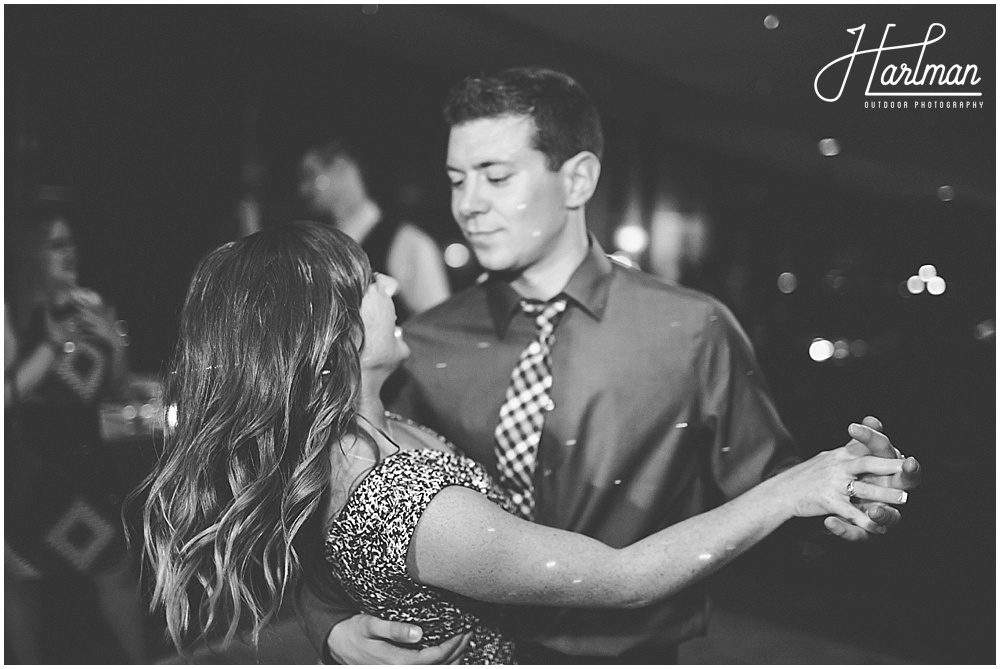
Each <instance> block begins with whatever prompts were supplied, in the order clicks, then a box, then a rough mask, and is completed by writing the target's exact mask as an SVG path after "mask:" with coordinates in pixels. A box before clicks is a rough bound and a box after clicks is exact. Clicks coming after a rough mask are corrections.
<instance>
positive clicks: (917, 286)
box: [906, 274, 924, 295]
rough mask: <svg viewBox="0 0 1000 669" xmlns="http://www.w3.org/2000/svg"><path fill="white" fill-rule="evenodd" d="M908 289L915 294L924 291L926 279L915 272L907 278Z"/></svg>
mask: <svg viewBox="0 0 1000 669" xmlns="http://www.w3.org/2000/svg"><path fill="white" fill-rule="evenodd" d="M906 289H907V290H908V291H910V292H911V293H912V294H914V295H919V294H920V293H922V292H924V280H923V279H921V278H920V277H919V276H917V275H916V274H914V275H913V276H911V277H910V278H909V279H907V280H906Z"/></svg>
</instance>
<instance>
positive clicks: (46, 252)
mask: <svg viewBox="0 0 1000 669" xmlns="http://www.w3.org/2000/svg"><path fill="white" fill-rule="evenodd" d="M42 271H43V272H44V274H45V278H46V280H47V282H48V285H49V287H51V288H74V287H76V282H77V271H76V242H74V241H73V233H72V232H71V231H70V229H69V225H68V224H67V223H66V221H64V220H62V219H59V220H57V221H56V222H55V223H53V224H52V226H51V227H50V228H49V235H48V237H47V238H46V239H45V246H44V247H42Z"/></svg>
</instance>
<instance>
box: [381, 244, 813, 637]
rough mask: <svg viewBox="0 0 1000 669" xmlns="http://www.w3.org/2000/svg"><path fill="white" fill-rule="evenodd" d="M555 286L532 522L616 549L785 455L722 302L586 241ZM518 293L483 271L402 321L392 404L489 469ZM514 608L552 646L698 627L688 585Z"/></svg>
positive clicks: (699, 617) (771, 467)
mask: <svg viewBox="0 0 1000 669" xmlns="http://www.w3.org/2000/svg"><path fill="white" fill-rule="evenodd" d="M563 294H565V295H566V296H567V297H568V298H569V307H568V308H567V310H566V313H565V314H564V316H563V318H562V320H561V321H560V323H559V325H558V327H557V328H556V330H555V340H554V344H553V347H552V372H553V379H554V382H553V387H552V390H551V393H550V394H551V397H552V399H553V400H554V405H555V406H554V408H553V409H552V410H551V411H550V412H548V414H547V415H546V418H545V424H544V428H543V432H542V438H541V443H540V445H539V451H538V458H539V460H538V466H537V468H536V471H535V490H536V493H535V494H536V505H537V506H536V522H539V523H542V524H544V525H549V526H551V527H558V528H562V529H566V530H571V531H574V532H579V533H582V534H586V535H588V536H591V537H594V538H596V539H598V540H600V541H603V542H604V543H606V544H609V545H611V546H614V547H623V546H626V545H629V544H631V543H634V542H636V541H638V540H640V539H642V538H644V537H646V536H648V535H650V534H652V533H653V532H656V531H658V530H660V529H662V528H664V527H667V526H669V525H672V524H674V523H677V522H679V521H681V520H684V519H685V518H689V517H691V516H694V515H696V514H698V513H701V512H703V511H705V510H707V509H709V508H711V507H712V506H715V505H717V504H718V503H720V502H722V501H724V500H725V499H730V498H732V497H735V496H737V495H739V494H740V493H742V492H744V491H746V490H747V489H749V488H751V487H752V486H754V485H755V484H757V483H759V482H760V481H761V480H762V479H764V478H767V477H768V476H770V475H773V474H774V473H776V472H778V471H780V470H781V469H784V468H786V467H788V466H791V465H792V464H794V463H795V462H797V457H796V455H795V449H794V446H793V444H792V440H791V438H790V437H789V435H788V432H787V431H786V429H785V428H784V426H783V425H782V423H781V421H780V419H779V417H778V414H777V411H776V410H775V407H774V405H773V402H772V401H771V398H770V395H769V392H768V390H767V387H766V384H765V381H764V378H763V376H762V374H761V372H760V369H759V368H758V366H757V363H756V361H755V359H754V355H753V351H752V349H751V346H750V343H749V340H748V339H747V337H746V335H745V334H744V333H743V331H742V329H741V328H740V327H739V325H738V324H737V322H736V320H735V318H734V317H733V316H732V314H731V313H730V312H729V310H728V309H726V308H725V307H724V306H723V305H722V304H721V303H719V302H718V301H716V300H715V299H713V298H711V297H709V296H707V295H704V294H702V293H699V292H696V291H693V290H689V289H685V288H681V287H679V286H676V285H671V284H667V283H665V282H663V281H661V280H659V279H657V278H655V277H653V276H651V275H648V274H645V273H642V272H640V271H638V270H635V269H631V268H627V267H624V266H621V265H619V264H618V263H616V262H613V261H611V260H609V259H608V257H607V256H606V255H605V254H604V251H603V250H602V249H601V247H600V245H599V244H598V243H597V241H596V240H594V239H593V238H591V245H590V250H589V252H588V255H587V256H586V258H585V259H584V260H583V262H582V263H581V264H580V266H579V267H578V268H577V270H576V271H575V273H574V274H573V275H572V277H571V278H570V280H569V282H568V284H567V285H566V287H565V289H564V290H563ZM519 300H520V296H519V295H518V294H517V293H516V292H515V291H514V290H513V289H512V288H511V287H510V285H509V284H507V283H505V282H502V281H499V280H493V279H487V280H486V281H484V282H482V283H480V284H477V285H476V286H473V287H471V288H469V289H468V290H466V291H464V292H462V293H460V294H458V295H456V296H454V297H453V298H451V299H450V300H448V301H447V302H445V303H444V304H442V305H439V306H438V307H435V308H434V309H431V310H430V311H428V312H425V313H423V314H421V315H419V316H417V317H415V318H413V319H412V320H411V321H409V322H407V323H406V324H405V326H404V331H405V336H406V340H407V342H408V343H409V345H410V347H411V350H412V355H411V357H410V359H409V361H408V362H407V364H406V373H407V375H408V378H407V383H406V385H405V387H404V389H403V391H402V393H401V395H400V397H399V398H398V399H397V401H396V402H394V405H395V408H396V409H397V410H399V411H400V412H401V413H403V414H404V415H406V416H409V417H410V418H412V419H414V420H416V421H418V422H420V423H423V424H425V425H427V426H428V427H430V428H432V429H434V430H436V431H438V432H439V433H441V434H442V435H444V436H445V437H446V438H447V439H448V440H449V441H451V442H452V443H454V444H455V445H456V446H457V447H458V448H460V449H461V450H463V451H464V452H465V453H466V454H468V455H469V456H470V457H472V458H474V459H476V460H478V461H479V462H481V463H482V464H484V465H485V466H486V467H487V468H488V469H489V471H490V472H491V473H492V474H493V475H496V473H497V472H496V456H495V454H494V442H493V431H494V428H495V427H496V424H497V420H498V417H499V412H500V406H501V405H502V404H503V401H504V396H505V391H506V388H507V384H508V383H509V381H510V375H511V370H513V368H514V366H515V364H517V360H518V356H519V355H520V353H521V351H522V349H524V348H525V347H526V346H527V345H528V344H529V343H530V342H531V341H532V339H533V338H534V337H535V336H536V332H535V324H534V323H533V322H532V320H531V318H530V317H528V316H526V315H524V314H523V313H521V311H520V309H518V302H519ZM698 549H699V547H697V546H692V550H698ZM518 619H519V620H523V621H525V622H526V625H525V627H524V630H526V631H525V632H523V636H525V637H530V638H536V639H537V640H539V641H541V642H543V643H544V644H545V645H546V646H549V647H551V648H553V649H554V650H559V651H562V652H565V653H570V654H589V655H603V654H608V655H616V654H619V653H621V652H624V651H625V650H628V649H630V648H633V647H636V646H638V645H641V644H644V643H658V644H664V645H666V644H673V643H677V642H679V641H682V640H684V639H686V638H689V637H692V636H695V635H697V634H699V633H703V630H704V627H705V622H706V601H705V594H704V588H703V587H702V586H699V585H696V586H693V587H691V588H688V589H686V590H685V591H684V592H682V593H680V594H679V595H677V596H674V597H672V598H670V599H668V600H665V601H664V602H661V603H659V604H656V605H654V606H650V607H646V608H642V609H634V610H609V609H578V610H557V609H548V608H541V607H532V608H530V609H528V611H526V612H525V614H524V615H519V616H518Z"/></svg>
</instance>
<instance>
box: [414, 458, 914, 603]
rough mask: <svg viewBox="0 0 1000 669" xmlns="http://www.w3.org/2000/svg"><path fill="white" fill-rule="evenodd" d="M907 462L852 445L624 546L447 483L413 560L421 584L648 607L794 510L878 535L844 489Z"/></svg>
mask: <svg viewBox="0 0 1000 669" xmlns="http://www.w3.org/2000/svg"><path fill="white" fill-rule="evenodd" d="M900 462H901V461H900V460H887V459H884V458H877V457H874V456H864V457H855V456H852V455H850V454H849V453H848V452H847V450H846V449H845V448H840V449H837V450H835V451H830V452H826V453H821V454H819V455H817V456H816V457H814V458H812V459H811V460H809V461H807V462H804V463H802V464H800V465H797V466H796V467H793V468H792V469H789V470H787V471H785V472H783V473H781V474H778V475H777V476H775V477H773V478H771V479H769V480H767V481H764V482H763V483H761V484H760V485H758V486H756V487H755V488H753V489H751V490H749V491H748V492H746V493H744V494H743V495H741V496H739V497H737V498H736V499H734V500H732V501H730V502H728V503H727V504H724V505H722V506H720V507H718V508H716V509H713V510H711V511H708V512H706V513H703V514H700V515H698V516H695V517H693V518H689V519H687V520H685V521H683V522H680V523H677V524H676V525H673V526H671V527H668V528H666V529H664V530H662V531H660V532H657V533H656V534H654V535H652V536H650V537H648V538H646V539H643V540H642V541H639V542H637V543H635V544H632V545H631V546H628V547H625V548H622V549H614V548H611V547H609V546H607V545H605V544H603V543H601V542H599V541H597V540H595V539H591V538H589V537H586V536H583V535H580V534H575V533H573V532H566V531H562V530H557V529H553V528H549V527H544V526H541V525H536V524H534V523H530V522H527V521H524V520H521V519H519V518H517V517H515V516H512V515H510V514H508V513H505V512H504V511H502V510H501V509H499V508H498V507H496V506H495V505H493V504H492V503H490V502H489V501H488V500H487V499H485V498H484V497H483V496H482V495H479V494H477V493H475V492H473V491H471V490H468V489H466V488H460V487H449V488H445V489H444V490H442V491H441V492H440V493H439V494H438V495H437V496H436V497H435V498H434V500H433V501H432V502H431V503H430V505H429V506H428V508H427V510H426V511H425V512H424V514H423V516H422V517H421V519H420V522H419V523H418V525H417V529H416V532H415V534H414V538H413V541H412V543H411V545H410V550H409V554H408V567H409V570H410V573H411V575H412V576H413V578H414V580H416V581H418V582H420V583H423V584H426V585H431V586H436V587H441V588H445V589H447V590H451V591H453V592H456V593H459V594H462V595H465V596H468V597H472V598H474V599H478V600H482V601H488V602H496V603H508V604H514V603H517V604H542V605H554V606H576V607H639V606H644V605H647V604H650V603H652V602H655V601H657V600H660V599H663V598H665V597H668V596H670V595H671V594H673V593H675V592H677V591H679V590H681V589H683V588H685V587H686V586H688V585H690V584H691V583H693V582H694V581H697V580H699V579H701V578H704V577H705V576H707V575H709V574H711V573H712V572H713V571H715V570H717V569H719V568H720V567H722V566H723V565H725V564H727V563H728V562H729V561H731V560H732V559H733V558H735V557H737V556H738V555H740V554H742V553H743V552H745V551H746V550H747V549H748V548H750V547H751V546H753V545H754V544H756V543H757V542H759V541H760V540H761V539H763V538H764V537H765V536H767V535H768V534H770V533H771V532H772V531H774V530H775V529H776V528H777V527H778V526H779V525H781V524H782V523H783V522H785V521H786V520H788V519H790V518H792V517H793V516H816V515H827V514H831V513H832V514H836V515H839V516H841V517H844V518H848V519H850V520H851V521H852V522H855V523H856V524H858V525H860V526H863V527H865V528H866V529H869V530H870V531H875V532H878V531H879V529H877V526H875V524H874V523H873V522H872V521H871V520H870V519H869V518H868V517H867V516H866V515H865V514H864V513H863V512H862V511H861V510H860V509H858V508H857V507H855V506H854V505H853V504H851V502H850V499H849V498H848V496H847V494H846V486H847V483H848V481H851V480H854V479H855V478H856V477H857V476H858V475H859V474H862V473H873V474H893V473H897V472H898V471H899V468H900ZM855 489H856V490H857V493H858V495H859V496H862V497H866V498H868V499H873V500H876V501H884V502H888V503H902V502H903V501H905V493H902V491H898V490H894V489H891V488H882V487H879V486H874V485H871V484H866V483H863V482H856V483H855Z"/></svg>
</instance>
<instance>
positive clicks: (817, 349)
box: [809, 338, 834, 362]
mask: <svg viewBox="0 0 1000 669" xmlns="http://www.w3.org/2000/svg"><path fill="white" fill-rule="evenodd" d="M833 352H834V346H833V342H830V341H827V340H826V339H819V338H817V339H813V342H812V344H810V345H809V357H810V358H812V359H813V360H815V361H816V362H823V361H824V360H829V359H830V358H832V357H833Z"/></svg>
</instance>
